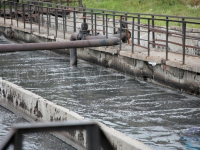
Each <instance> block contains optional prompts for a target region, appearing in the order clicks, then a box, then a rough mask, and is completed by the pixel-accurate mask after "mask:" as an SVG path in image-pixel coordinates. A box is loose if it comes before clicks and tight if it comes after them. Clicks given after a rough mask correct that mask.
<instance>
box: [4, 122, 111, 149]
mask: <svg viewBox="0 0 200 150" xmlns="http://www.w3.org/2000/svg"><path fill="white" fill-rule="evenodd" d="M74 130H86V137H87V139H86V140H87V147H86V149H87V150H98V149H100V148H103V149H104V150H114V147H113V146H112V144H111V143H110V141H109V140H108V139H107V137H106V135H105V134H104V132H103V131H102V130H101V128H100V127H99V126H98V124H96V123H95V122H72V123H68V122H54V123H37V124H26V125H20V124H19V125H15V126H13V127H12V128H11V131H10V133H9V134H8V135H7V136H6V138H5V139H4V141H3V142H2V143H1V145H0V150H6V149H7V148H8V147H9V146H10V145H11V144H12V145H13V146H14V150H21V149H22V142H23V141H22V139H23V138H22V137H23V134H26V133H36V132H58V131H66V132H70V131H74Z"/></svg>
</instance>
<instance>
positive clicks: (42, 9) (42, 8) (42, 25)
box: [41, 3, 44, 26]
mask: <svg viewBox="0 0 200 150" xmlns="http://www.w3.org/2000/svg"><path fill="white" fill-rule="evenodd" d="M41 7H42V9H41V11H42V26H44V21H43V20H44V18H43V3H41Z"/></svg>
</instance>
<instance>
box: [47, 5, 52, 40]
mask: <svg viewBox="0 0 200 150" xmlns="http://www.w3.org/2000/svg"><path fill="white" fill-rule="evenodd" d="M49 24H51V22H49V7H47V36H49Z"/></svg>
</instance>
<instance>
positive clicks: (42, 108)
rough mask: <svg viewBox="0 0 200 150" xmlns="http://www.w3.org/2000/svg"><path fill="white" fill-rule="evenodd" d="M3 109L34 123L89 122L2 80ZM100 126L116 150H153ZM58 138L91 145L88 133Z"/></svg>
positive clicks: (76, 144) (79, 145)
mask: <svg viewBox="0 0 200 150" xmlns="http://www.w3.org/2000/svg"><path fill="white" fill-rule="evenodd" d="M0 105H2V106H4V107H6V108H8V109H9V110H11V111H12V112H14V113H17V114H20V115H21V116H23V117H24V118H26V119H27V120H29V121H31V122H38V121H40V122H50V121H67V122H68V121H86V120H85V119H84V118H83V117H82V116H80V115H78V114H76V113H75V112H73V111H70V110H69V109H66V108H64V107H61V106H58V105H56V104H54V103H52V102H50V101H48V100H46V99H44V98H42V97H41V96H38V95H36V94H34V93H32V92H30V91H27V90H25V89H23V88H22V87H19V86H17V85H15V84H13V83H10V82H8V81H5V80H2V79H0ZM98 124H99V125H100V127H101V129H102V130H103V131H104V132H105V134H106V135H107V137H108V138H109V140H110V141H111V143H112V144H113V146H114V147H115V148H116V150H150V149H151V148H149V147H148V146H146V145H144V144H143V143H142V142H139V141H137V140H134V139H132V138H130V137H128V136H126V135H124V134H122V133H120V132H118V131H116V130H115V129H113V128H109V127H108V126H106V125H104V124H102V123H100V122H99V123H98ZM66 135H67V136H66ZM56 136H58V137H60V138H61V139H62V140H64V141H66V142H67V143H68V144H71V145H73V146H74V147H75V148H77V149H79V150H81V149H85V148H84V146H86V143H87V141H86V134H85V132H84V131H74V132H70V133H68V134H64V135H63V134H56ZM80 137H81V138H80Z"/></svg>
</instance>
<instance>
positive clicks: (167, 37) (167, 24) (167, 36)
mask: <svg viewBox="0 0 200 150" xmlns="http://www.w3.org/2000/svg"><path fill="white" fill-rule="evenodd" d="M168 44H169V20H168V17H166V60H168V48H169V45H168Z"/></svg>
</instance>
